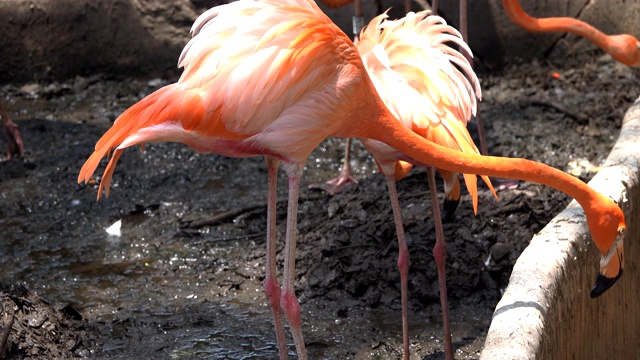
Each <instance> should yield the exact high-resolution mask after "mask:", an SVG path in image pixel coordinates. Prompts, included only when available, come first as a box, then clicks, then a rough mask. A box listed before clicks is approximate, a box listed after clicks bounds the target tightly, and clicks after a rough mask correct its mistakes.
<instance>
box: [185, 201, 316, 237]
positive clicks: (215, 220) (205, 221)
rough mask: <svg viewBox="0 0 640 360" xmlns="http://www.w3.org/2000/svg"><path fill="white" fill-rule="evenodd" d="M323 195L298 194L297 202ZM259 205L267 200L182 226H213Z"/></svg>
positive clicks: (264, 203)
mask: <svg viewBox="0 0 640 360" xmlns="http://www.w3.org/2000/svg"><path fill="white" fill-rule="evenodd" d="M324 196H325V195H324V194H322V193H314V194H311V195H307V196H300V197H299V199H298V202H305V201H312V200H317V199H320V198H322V197H324ZM287 200H288V199H287V198H281V199H278V201H277V203H276V205H278V206H279V205H282V204H285V203H286V202H287ZM261 207H267V202H266V201H261V202H257V203H253V204H250V205H247V206H244V207H241V208H239V209H234V210H229V211H225V212H223V213H220V214H218V215H215V216H212V217H209V218H206V219H203V220H196V221H191V222H189V221H186V222H185V223H186V224H185V225H184V227H185V228H190V229H200V228H203V227H205V226H213V225H218V224H222V223H224V222H227V221H230V220H233V219H235V218H236V217H238V216H240V215H242V214H244V213H247V212H250V211H253V210H255V209H259V208H261Z"/></svg>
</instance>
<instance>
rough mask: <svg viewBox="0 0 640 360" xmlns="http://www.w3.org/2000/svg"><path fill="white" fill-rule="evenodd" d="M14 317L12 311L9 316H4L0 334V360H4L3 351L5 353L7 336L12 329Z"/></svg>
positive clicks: (7, 314)
mask: <svg viewBox="0 0 640 360" xmlns="http://www.w3.org/2000/svg"><path fill="white" fill-rule="evenodd" d="M14 319H15V315H14V313H13V311H11V314H9V313H6V314H4V322H3V326H2V332H0V359H4V354H5V351H7V340H9V334H10V333H11V329H12V328H13V320H14Z"/></svg>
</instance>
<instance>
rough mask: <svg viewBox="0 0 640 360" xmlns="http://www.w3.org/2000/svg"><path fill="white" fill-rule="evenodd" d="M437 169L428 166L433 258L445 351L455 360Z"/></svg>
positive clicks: (448, 358) (449, 357) (447, 355)
mask: <svg viewBox="0 0 640 360" xmlns="http://www.w3.org/2000/svg"><path fill="white" fill-rule="evenodd" d="M434 173H435V170H434V169H433V168H431V167H429V168H427V174H428V176H429V192H430V193H431V204H432V208H433V220H434V223H435V227H436V245H435V246H434V247H433V258H434V259H435V260H436V268H437V269H438V283H439V284H440V306H441V307H442V323H443V325H444V351H445V355H446V357H447V360H453V345H452V344H451V327H450V326H449V303H448V301H447V278H446V274H445V271H444V270H445V264H446V261H445V260H446V257H447V249H446V244H445V242H444V229H443V228H442V217H441V216H440V204H439V202H438V195H437V194H436V177H435V174H434Z"/></svg>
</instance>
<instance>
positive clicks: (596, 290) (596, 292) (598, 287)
mask: <svg viewBox="0 0 640 360" xmlns="http://www.w3.org/2000/svg"><path fill="white" fill-rule="evenodd" d="M621 276H622V269H620V271H619V272H618V276H616V277H614V278H609V277H606V276H604V275H602V274H598V278H597V279H596V284H595V285H593V288H592V289H591V298H592V299H593V298H597V297H598V296H600V295H602V294H604V292H605V291H607V290H609V288H610V287H611V286H613V284H615V283H616V281H618V279H620V277H621Z"/></svg>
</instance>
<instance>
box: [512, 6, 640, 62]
mask: <svg viewBox="0 0 640 360" xmlns="http://www.w3.org/2000/svg"><path fill="white" fill-rule="evenodd" d="M502 6H503V7H504V10H505V12H506V13H507V15H508V16H509V19H511V21H512V22H513V23H514V24H516V25H518V26H520V27H522V28H524V29H525V30H527V31H530V32H570V33H572V34H576V35H578V36H582V37H584V38H586V39H587V40H589V41H591V42H592V43H594V44H596V45H597V46H598V47H600V48H601V49H602V50H604V51H606V52H607V53H608V54H609V55H611V56H612V57H613V58H614V59H616V61H618V62H620V63H622V64H624V65H628V66H633V67H640V41H638V39H636V38H635V37H633V36H632V35H629V34H620V35H605V34H604V33H602V32H601V31H600V30H598V29H596V28H594V27H593V26H591V25H589V24H587V23H585V22H584V21H580V20H577V19H574V18H570V17H550V18H542V19H539V18H534V17H531V16H529V15H528V14H527V13H526V12H524V10H523V9H522V7H521V6H520V3H519V2H518V0H502Z"/></svg>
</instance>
